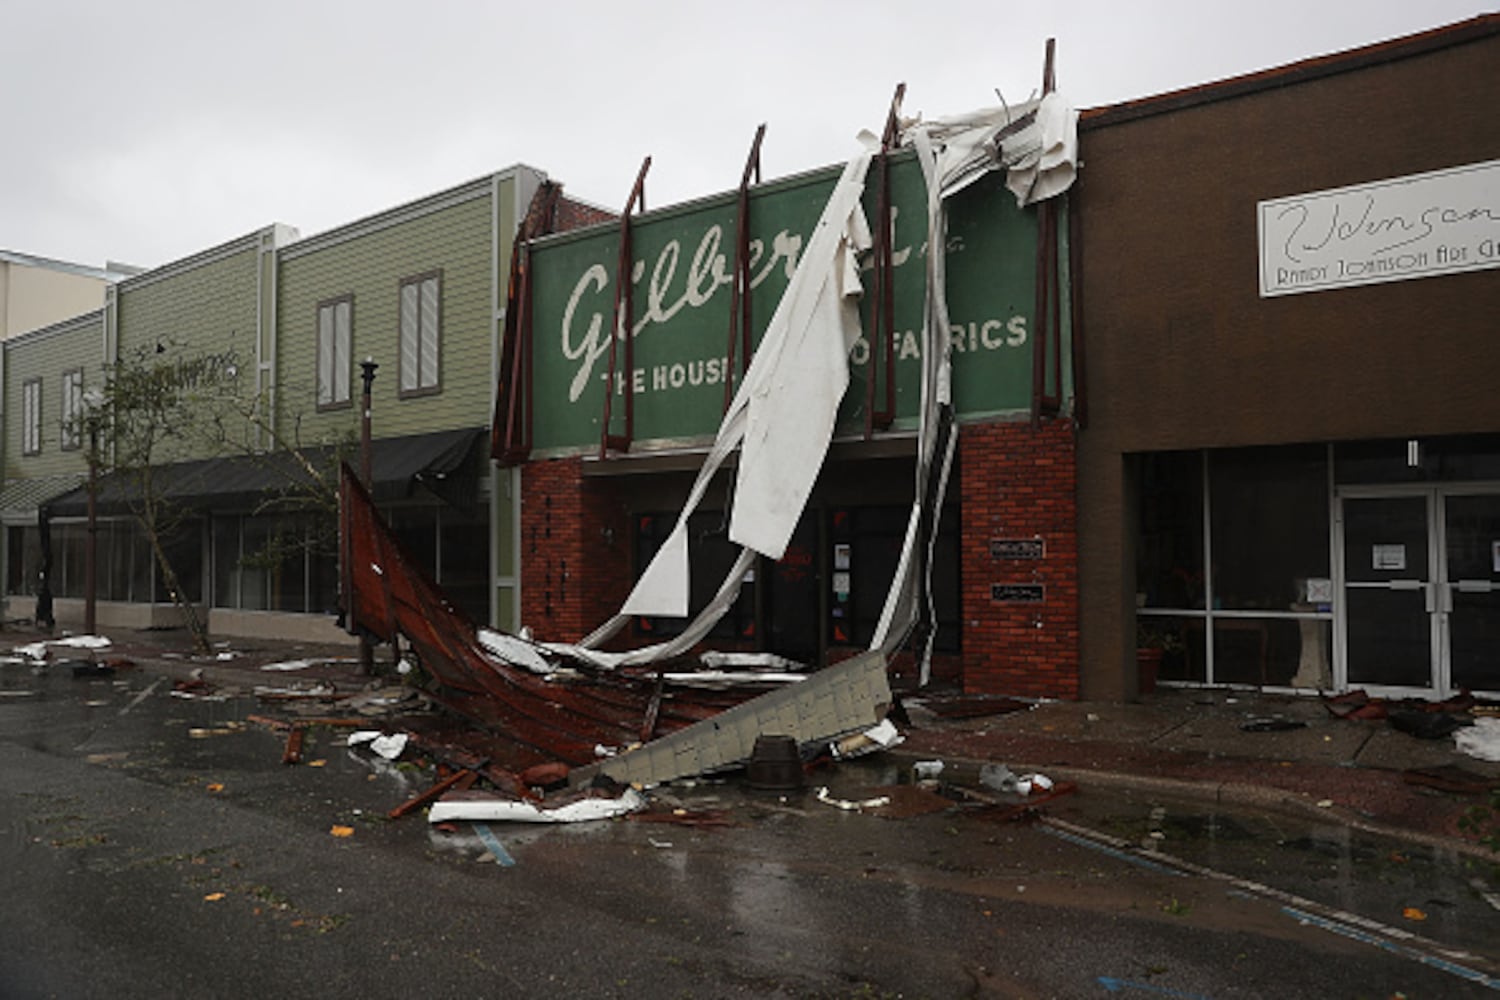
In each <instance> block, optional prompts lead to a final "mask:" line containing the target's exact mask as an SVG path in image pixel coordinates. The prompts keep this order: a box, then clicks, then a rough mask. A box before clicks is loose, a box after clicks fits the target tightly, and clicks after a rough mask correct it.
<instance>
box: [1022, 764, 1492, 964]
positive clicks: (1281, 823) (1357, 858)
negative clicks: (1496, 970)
mask: <svg viewBox="0 0 1500 1000" xmlns="http://www.w3.org/2000/svg"><path fill="white" fill-rule="evenodd" d="M1051 812H1052V814H1053V815H1056V816H1058V817H1059V818H1063V819H1067V820H1070V821H1072V822H1076V823H1080V824H1083V825H1085V826H1089V827H1091V828H1093V829H1096V830H1100V831H1103V832H1106V833H1109V834H1111V835H1113V836H1115V837H1119V838H1121V839H1122V840H1126V841H1128V842H1130V843H1132V844H1135V845H1138V846H1140V847H1141V848H1142V849H1144V850H1147V851H1150V850H1156V851H1160V852H1162V853H1164V854H1167V855H1170V856H1174V857H1178V858H1182V859H1183V860H1185V861H1189V862H1192V863H1194V864H1198V865H1203V866H1206V867H1209V868H1213V869H1215V870H1217V871H1220V872H1224V873H1226V874H1230V875H1234V876H1237V877H1239V878H1242V879H1246V880H1250V881H1253V882H1259V883H1262V884H1264V885H1268V886H1271V887H1272V888H1275V889H1279V890H1282V891H1285V892H1290V893H1294V894H1296V895H1298V896H1301V897H1304V898H1307V899H1311V900H1314V901H1316V902H1319V903H1323V904H1325V905H1328V906H1333V907H1337V908H1339V909H1343V910H1348V911H1350V912H1354V913H1359V914H1363V915H1366V916H1369V917H1371V918H1373V919H1375V920H1378V921H1380V922H1381V923H1384V924H1386V925H1388V926H1392V927H1399V928H1401V929H1403V930H1407V931H1410V932H1412V933H1414V934H1419V935H1422V936H1424V937H1430V938H1435V939H1437V940H1440V941H1443V942H1445V943H1447V944H1452V945H1457V946H1459V947H1462V948H1467V949H1471V950H1473V951H1475V952H1476V953H1479V954H1485V955H1488V956H1490V957H1495V958H1500V946H1497V941H1500V937H1497V934H1496V929H1497V928H1500V911H1497V910H1496V909H1495V908H1494V906H1493V905H1492V904H1491V903H1489V902H1488V901H1487V900H1486V899H1485V898H1484V892H1485V891H1491V892H1492V891H1493V889H1494V887H1496V886H1497V885H1500V856H1497V857H1496V858H1495V859H1494V860H1493V861H1489V862H1487V861H1485V860H1483V859H1478V858H1474V857H1471V856H1469V855H1466V854H1461V853H1459V852H1457V851H1453V850H1450V849H1446V848H1441V847H1433V846H1427V845H1422V844H1414V843H1407V842H1404V841H1399V840H1393V839H1389V838H1385V837H1378V836H1375V835H1372V834H1366V833H1363V832H1361V831H1357V830H1353V829H1351V828H1349V827H1345V826H1342V825H1338V824H1333V823H1317V822H1311V821H1309V820H1307V819H1302V818H1298V817H1294V816H1289V815H1283V814H1273V813H1266V812H1253V811H1249V810H1243V809H1225V808H1206V807H1205V805H1204V804H1203V803H1201V802H1191V801H1185V800H1178V801H1173V800H1167V799H1162V798H1159V797H1151V796H1142V795H1138V794H1132V793H1126V792H1119V793H1115V792H1111V791H1109V790H1094V789H1088V788H1087V787H1085V788H1084V789H1083V790H1082V792H1081V793H1080V794H1079V795H1077V796H1074V797H1072V798H1071V799H1070V800H1068V801H1066V802H1060V803H1058V804H1057V805H1056V806H1055V807H1054V808H1053V809H1052V810H1051Z"/></svg>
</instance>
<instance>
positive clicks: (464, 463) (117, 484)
mask: <svg viewBox="0 0 1500 1000" xmlns="http://www.w3.org/2000/svg"><path fill="white" fill-rule="evenodd" d="M486 433H487V429H482V428H477V427H465V428H460V429H458V430H445V431H436V432H433V433H429V434H413V435H408V436H405V437H394V438H382V439H380V440H376V441H373V442H371V446H370V458H371V468H372V472H373V476H374V481H375V485H374V490H373V494H374V497H375V499H376V500H377V501H381V502H389V501H396V500H407V499H412V498H414V497H418V496H420V495H421V491H423V490H425V491H426V492H427V493H430V494H432V495H433V496H435V497H436V498H438V499H440V500H442V501H444V502H446V503H449V504H453V505H455V506H467V505H469V504H472V503H474V502H475V500H476V499H477V496H478V487H479V474H480V470H481V468H482V464H483V463H482V461H481V459H480V452H481V449H480V448H479V442H480V440H481V439H482V438H483V437H484V435H485V434H486ZM304 458H305V459H306V460H307V461H308V462H309V463H311V464H312V466H313V467H314V468H319V469H323V468H326V469H328V470H329V472H330V474H331V473H332V472H333V471H334V469H335V465H334V462H335V461H336V460H337V458H338V453H337V451H336V450H335V449H333V448H330V447H319V448H311V449H307V450H305V451H304V452H303V453H302V454H301V455H300V456H299V455H296V454H293V453H292V452H290V451H284V450H282V451H273V452H267V453H266V454H264V455H234V456H228V457H219V458H210V459H203V460H200V461H196V462H177V463H174V464H172V465H164V466H162V467H160V468H158V469H155V470H154V472H153V476H154V487H155V488H156V489H157V490H159V491H160V495H161V497H162V498H163V499H165V500H167V501H168V502H171V503H177V504H184V505H191V506H192V507H194V508H195V509H197V510H205V511H245V510H254V509H257V508H260V507H262V506H263V505H264V504H265V503H266V502H267V500H268V499H273V498H274V497H275V495H276V494H277V493H278V492H280V493H284V494H286V495H287V497H288V499H289V500H293V501H294V500H295V499H296V497H297V496H298V492H299V491H305V490H306V489H307V488H308V487H309V486H310V485H311V479H310V476H309V474H308V472H307V469H306V467H305V466H304V464H303V461H302V459H304ZM72 482H73V483H74V484H76V483H77V482H78V480H77V478H76V477H75V478H74V479H73V480H72ZM330 485H332V484H330ZM98 490H99V493H98V512H99V513H100V514H103V515H105V516H109V515H112V514H122V513H126V512H128V511H129V509H130V504H131V502H132V501H133V500H136V499H137V498H138V497H139V496H140V486H139V484H138V483H137V481H136V480H135V479H134V477H132V476H130V475H119V474H117V475H109V476H104V477H103V478H101V479H100V480H99V484H98ZM42 506H43V507H45V509H46V511H47V513H48V515H49V516H50V517H84V516H86V515H87V514H88V490H87V488H86V486H81V485H80V486H77V488H76V489H72V490H71V491H69V492H66V493H64V494H62V495H61V496H55V497H54V498H52V499H49V500H47V502H46V503H45V504H43V505H42Z"/></svg>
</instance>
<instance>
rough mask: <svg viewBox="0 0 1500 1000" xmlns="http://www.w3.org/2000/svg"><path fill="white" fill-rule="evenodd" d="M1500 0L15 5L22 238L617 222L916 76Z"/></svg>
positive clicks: (1416, 26)
mask: <svg viewBox="0 0 1500 1000" xmlns="http://www.w3.org/2000/svg"><path fill="white" fill-rule="evenodd" d="M1487 6H1488V9H1494V3H1493V0H1490V2H1489V4H1488V5H1486V3H1485V0H1421V2H1417V0H1256V2H1251V3H1245V2H1224V0H1154V2H1151V0H1143V2H1134V3H1133V2H1128V0H1101V2H1082V0H1080V2H1065V0H1054V2H1033V3H1025V4H1022V3H1014V2H1010V3H1007V2H1002V0H988V2H969V0H943V2H927V3H923V2H920V0H917V2H913V0H865V2H861V3H820V2H816V0H802V2H783V0H762V2H759V3H743V2H737V3H732V4H731V3H723V2H699V3H689V2H682V3H677V2H654V0H636V2H633V3H620V2H613V3H606V2H566V0H554V2H551V3H545V2H542V3H528V4H521V3H511V2H499V0H492V2H486V3H481V2H458V0H402V2H395V0H360V2H350V3H342V2H340V3H334V2H320V0H295V2H283V0H256V2H253V3H243V2H242V3H235V4H232V5H231V4H221V3H215V2H212V0H190V2H181V3H168V2H162V0H132V2H125V0H109V2H102V0H77V2H48V0H4V3H3V9H0V67H3V71H4V74H5V81H6V84H5V100H4V105H3V107H4V111H3V112H0V248H4V249H9V250H15V251H20V252H23V253H32V254H39V255H42V256H47V257H56V258H60V259H63V260H69V261H75V262H77V263H82V264H90V265H94V266H102V265H103V263H104V261H105V260H106V259H110V260H118V261H125V262H129V263H134V264H138V265H142V266H156V265H159V264H163V263H166V262H168V261H171V260H175V259H177V258H179V257H184V256H187V255H189V254H192V253H195V252H197V251H198V250H202V249H204V248H206V247H209V246H212V245H214V244H216V243H221V242H223V241H225V240H228V239H232V238H234V237H237V236H240V235H243V234H245V233H248V232H250V231H252V230H254V229H257V228H259V227H261V226H264V225H266V224H268V223H271V222H285V223H287V224H289V225H292V226H295V227H296V228H298V229H299V230H300V231H301V233H302V234H303V235H304V236H306V235H311V234H313V233H316V232H320V231H322V230H325V229H328V228H331V227H333V226H337V225H341V224H343V223H345V222H348V221H352V220H354V219H357V218H359V217H361V216H364V215H369V214H371V213H373V212H377V211H380V210H382V209H385V208H388V207H391V206H394V205H397V204H400V203H401V202H404V201H409V200H411V199H413V198H418V197H421V196H423V195H425V194H429V193H431V192H434V191H437V190H440V189H442V188H445V187H449V186H451V185H454V184H458V183H461V182H463V181H467V180H470V179H472V178H475V177H479V176H481V175H483V174H487V173H489V172H491V171H493V170H496V169H500V168H503V167H506V166H509V165H511V164H514V163H518V162H520V163H527V164H530V165H532V166H535V167H538V168H540V169H542V170H545V171H546V172H547V173H548V174H549V175H550V176H552V177H553V178H555V179H557V180H561V181H562V182H564V184H565V185H566V189H567V190H568V192H569V193H570V194H572V195H575V196H577V197H580V198H584V199H587V200H589V201H593V202H596V203H599V204H603V205H605V206H607V207H610V208H619V207H620V206H621V205H622V204H623V202H624V200H625V197H626V195H627V194H628V193H629V189H630V185H631V182H632V181H633V180H634V178H635V173H636V170H637V169H638V168H639V166H640V161H641V158H642V157H644V156H646V155H648V154H649V155H651V156H652V157H653V162H652V167H651V173H650V175H649V177H648V180H647V186H646V191H647V203H648V205H649V206H651V207H656V206H660V205H664V204H668V203H672V202H678V201H683V200H686V199H689V198H694V197H698V196H701V195H706V194H710V193H713V192H716V191H722V190H727V189H730V188H733V187H734V186H735V185H736V184H737V183H738V180H739V175H740V172H741V170H742V169H743V166H744V160H745V156H746V153H747V152H748V149H749V145H750V141H751V139H752V137H753V135H754V131H755V127H756V125H758V124H759V123H761V122H765V123H766V124H767V134H766V140H765V145H764V148H763V152H762V163H763V166H764V170H765V172H766V176H768V177H777V176H781V175H784V174H789V173H795V172H798V171H801V170H804V169H808V168H811V167H815V166H821V165H823V164H826V163H832V162H835V161H839V160H842V159H844V158H846V157H847V156H848V155H849V154H850V153H852V152H853V151H854V150H855V148H856V146H855V141H854V136H855V135H856V133H858V131H859V130H860V129H862V128H870V129H872V130H878V128H879V127H880V125H881V124H882V122H883V120H884V114H885V108H886V106H887V103H888V102H889V100H890V97H891V93H892V91H893V89H894V87H895V84H896V83H897V82H898V81H905V82H906V84H907V100H906V105H905V109H906V111H907V112H908V113H911V112H915V111H921V112H923V113H925V114H927V115H929V116H933V115H944V114H953V113H957V112H962V111H968V110H971V109H973V108H976V107H980V106H983V105H987V104H993V103H995V98H994V93H995V90H996V88H999V90H1000V91H1001V92H1002V93H1003V94H1004V95H1005V97H1006V98H1007V99H1010V100H1020V99H1024V98H1025V97H1026V96H1027V95H1028V94H1029V93H1030V92H1031V91H1033V90H1034V89H1035V88H1036V87H1037V86H1038V84H1039V81H1040V76H1041V66H1042V57H1043V51H1044V45H1045V41H1046V39H1047V38H1048V37H1055V38H1056V39H1057V47H1058V52H1057V80H1058V89H1059V90H1060V91H1061V92H1062V93H1063V94H1064V95H1065V96H1066V97H1068V99H1069V100H1070V101H1072V103H1073V104H1074V105H1075V106H1078V107H1091V106H1096V105H1101V104H1110V103H1115V102H1117V101H1124V100H1130V99H1133V98H1137V97H1144V96H1148V95H1150V94H1155V93H1160V92H1162V91H1166V90H1172V89H1176V88H1178V87H1183V86H1189V85H1192V84H1197V83H1203V82H1206V81H1210V80H1216V79H1220V78H1223V77H1226V76H1233V75H1236V74H1239V73H1245V72H1251V71H1254V70H1258V69H1265V68H1268V67H1271V66H1276V65H1281V64H1284V63H1287V62H1293V61H1295V60H1298V59H1302V58H1306V57H1309V56H1315V55H1321V54H1325V53H1328V52H1334V51H1338V50H1341V49H1347V48H1354V47H1357V46H1360V45H1364V44H1367V43H1370V42H1376V41H1381V40H1384V39H1388V38H1392V37H1396V36H1399V35H1403V34H1408V33H1411V32H1415V31H1421V30H1425V29H1427V28H1432V27H1436V26H1439V25H1442V24H1448V23H1451V22H1453V21H1458V20H1462V19H1464V18H1468V17H1472V16H1474V15H1475V14H1479V13H1483V12H1485V11H1486V9H1487Z"/></svg>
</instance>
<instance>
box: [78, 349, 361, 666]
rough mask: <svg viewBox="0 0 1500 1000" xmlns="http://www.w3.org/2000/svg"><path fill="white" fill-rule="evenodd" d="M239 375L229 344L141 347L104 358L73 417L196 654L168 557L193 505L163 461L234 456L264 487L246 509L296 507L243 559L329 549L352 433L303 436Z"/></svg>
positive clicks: (203, 632)
mask: <svg viewBox="0 0 1500 1000" xmlns="http://www.w3.org/2000/svg"><path fill="white" fill-rule="evenodd" d="M239 373H240V366H239V364H238V363H237V360H236V357H235V355H234V352H233V351H225V352H219V353H203V352H198V353H194V352H191V351H187V350H183V349H180V348H177V347H174V346H169V345H166V344H161V345H157V346H155V347H152V348H145V347H143V348H140V349H137V350H136V351H134V352H132V353H130V354H128V355H127V356H124V357H122V358H120V359H119V360H118V361H116V362H114V363H113V364H110V365H107V366H106V367H105V370H104V378H103V382H102V385H101V386H100V387H99V388H97V389H92V390H90V391H89V392H88V393H86V400H85V405H84V406H83V407H82V409H81V411H80V412H79V413H77V414H76V415H75V416H74V417H73V426H74V430H75V431H76V433H77V436H78V438H79V440H80V441H81V442H82V443H83V444H84V446H85V448H86V450H87V454H86V458H87V461H88V463H89V466H90V468H91V470H93V472H94V473H96V474H97V475H99V476H106V475H107V476H108V477H109V478H110V479H111V481H112V482H113V483H114V484H115V485H114V487H113V489H112V491H111V492H112V494H113V498H114V499H115V500H116V501H117V502H118V503H120V504H122V505H123V506H124V507H125V509H126V510H127V511H128V512H129V515H130V517H131V518H132V520H133V521H134V522H135V524H136V525H137V527H138V528H139V529H140V531H141V534H142V536H143V537H144V538H145V539H146V541H147V544H148V545H149V546H150V548H151V552H152V555H153V558H154V560H155V562H156V566H157V569H158V571H159V573H160V575H161V580H162V583H163V585H164V587H165V589H166V591H167V593H168V594H169V595H170V597H171V599H172V601H173V603H174V604H175V605H176V606H177V607H178V608H179V609H180V611H181V613H182V615H183V620H184V622H185V624H186V626H187V628H188V630H189V632H190V633H191V635H192V638H193V641H194V643H195V645H196V646H197V647H198V649H199V650H200V651H201V652H205V653H207V652H209V651H210V645H209V640H208V629H207V623H206V622H205V621H204V619H203V616H202V615H201V613H200V611H199V607H198V605H197V603H196V602H195V601H194V600H193V599H192V598H191V596H190V595H188V594H187V593H185V592H184V589H183V586H182V581H181V575H180V573H179V570H178V568H177V566H176V565H175V564H174V561H173V558H172V551H171V543H172V541H173V539H174V538H176V537H178V536H179V535H180V533H181V532H182V530H183V529H184V528H185V527H186V526H187V525H188V524H189V523H190V522H191V521H192V520H193V517H194V515H195V512H194V511H193V510H192V509H191V508H189V507H188V506H186V505H185V504H183V503H181V502H179V501H177V500H176V499H174V497H173V494H172V490H171V480H172V472H171V466H172V463H174V462H180V461H184V460H187V459H191V458H194V457H201V456H203V455H213V456H223V455H236V456H246V457H251V458H252V459H253V460H254V461H256V462H258V463H259V464H260V465H261V466H262V467H263V470H264V472H265V476H264V478H263V484H264V489H263V492H262V494H261V496H260V498H259V500H258V501H257V502H256V504H255V506H254V509H253V510H252V511H251V513H252V514H293V513H295V514H302V515H306V525H307V527H306V530H305V531H303V532H301V533H300V534H298V535H296V536H293V535H290V534H288V533H287V532H284V531H277V532H273V533H272V534H271V536H270V538H269V540H268V541H267V542H266V543H265V545H264V546H263V548H262V550H261V551H259V552H257V553H254V554H251V555H248V556H247V557H246V560H245V561H246V564H250V565H253V564H260V565H263V566H271V565H274V564H276V563H277V562H279V561H280V560H282V559H284V558H286V557H287V556H288V555H289V554H290V553H291V552H292V550H293V549H301V548H303V547H305V546H307V545H313V546H315V547H317V548H318V550H319V551H322V550H324V549H326V551H327V553H328V554H332V553H334V552H336V551H337V544H336V533H337V512H338V463H339V461H340V460H341V459H343V458H344V457H346V456H347V455H348V454H349V452H350V451H351V450H352V448H353V441H354V437H353V431H352V429H346V431H345V433H344V434H343V435H342V436H341V437H335V438H331V439H328V440H320V441H315V442H306V441H304V440H303V438H302V434H301V426H302V424H301V420H300V419H291V420H289V421H287V423H288V425H289V427H290V431H289V432H288V433H283V432H281V431H279V430H278V422H277V420H276V419H275V415H274V413H273V412H272V409H271V405H270V400H269V398H268V396H267V394H264V393H257V392H255V391H254V390H252V389H247V388H246V387H245V386H244V384H243V382H242V380H241V378H240V374H239ZM94 479H95V477H94V476H92V475H91V477H90V482H91V483H92V482H94ZM91 488H94V487H91Z"/></svg>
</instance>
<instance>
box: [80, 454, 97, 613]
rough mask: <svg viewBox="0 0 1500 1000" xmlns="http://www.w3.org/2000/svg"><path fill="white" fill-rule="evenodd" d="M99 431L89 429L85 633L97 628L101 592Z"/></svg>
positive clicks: (84, 581)
mask: <svg viewBox="0 0 1500 1000" xmlns="http://www.w3.org/2000/svg"><path fill="white" fill-rule="evenodd" d="M98 508H99V431H98V428H94V427H90V428H89V526H88V541H87V544H86V545H85V547H84V553H83V631H84V632H85V633H86V634H88V635H93V634H94V632H95V628H96V626H97V625H98V618H97V612H98V590H99V509H98Z"/></svg>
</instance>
